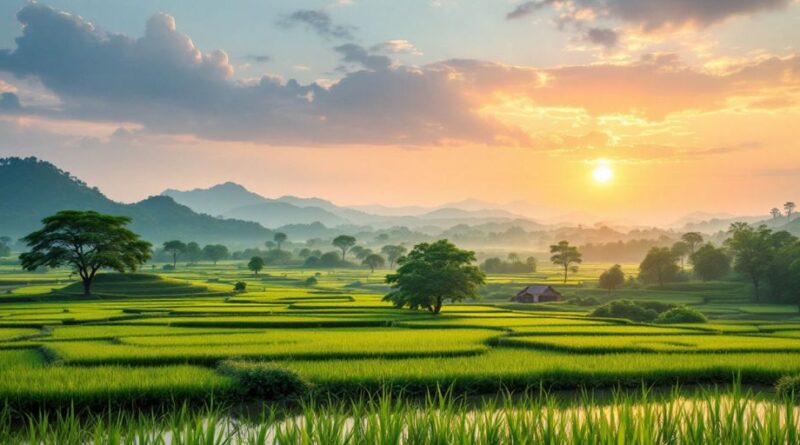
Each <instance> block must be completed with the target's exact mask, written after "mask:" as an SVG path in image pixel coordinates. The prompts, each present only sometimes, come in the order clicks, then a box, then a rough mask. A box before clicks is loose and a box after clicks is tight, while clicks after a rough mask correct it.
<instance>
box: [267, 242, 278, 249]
mask: <svg viewBox="0 0 800 445" xmlns="http://www.w3.org/2000/svg"><path fill="white" fill-rule="evenodd" d="M264 246H265V247H266V248H267V250H272V249H274V248H275V246H276V244H275V242H274V241H265V242H264Z"/></svg>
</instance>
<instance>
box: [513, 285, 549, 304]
mask: <svg viewBox="0 0 800 445" xmlns="http://www.w3.org/2000/svg"><path fill="white" fill-rule="evenodd" d="M561 298H562V297H561V294H560V293H559V292H558V291H557V290H555V289H553V288H552V287H551V286H542V285H539V286H527V287H525V289H522V290H521V291H520V292H519V293H518V294H517V295H515V296H514V297H513V298H511V301H516V302H517V303H543V302H545V301H559V300H561Z"/></svg>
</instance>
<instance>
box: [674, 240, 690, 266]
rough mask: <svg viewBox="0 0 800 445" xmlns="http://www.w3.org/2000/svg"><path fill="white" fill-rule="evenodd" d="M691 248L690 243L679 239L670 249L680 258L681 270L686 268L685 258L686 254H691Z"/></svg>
mask: <svg viewBox="0 0 800 445" xmlns="http://www.w3.org/2000/svg"><path fill="white" fill-rule="evenodd" d="M690 250H691V247H690V246H689V243H687V242H686V241H677V242H675V244H673V245H672V248H671V249H670V252H672V255H673V256H674V257H675V258H677V259H679V260H680V262H681V270H683V269H684V260H685V258H686V255H689V254H690V253H691V252H690Z"/></svg>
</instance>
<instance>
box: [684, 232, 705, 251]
mask: <svg viewBox="0 0 800 445" xmlns="http://www.w3.org/2000/svg"><path fill="white" fill-rule="evenodd" d="M681 239H682V240H683V241H684V242H686V243H687V244H689V255H691V254H693V253H694V249H695V247H697V245H698V244H700V243H702V242H703V235H701V234H700V233H699V232H686V233H684V234H683V236H681Z"/></svg>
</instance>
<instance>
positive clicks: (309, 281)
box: [305, 277, 317, 286]
mask: <svg viewBox="0 0 800 445" xmlns="http://www.w3.org/2000/svg"><path fill="white" fill-rule="evenodd" d="M305 283H306V286H314V285H315V284H317V279H316V278H314V277H308V278H306V281H305Z"/></svg>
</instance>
